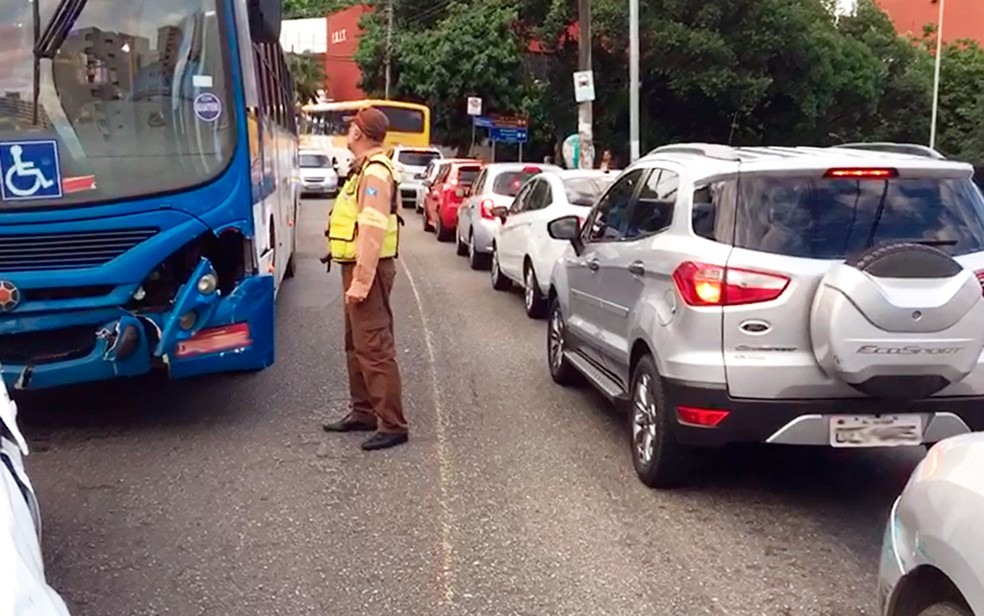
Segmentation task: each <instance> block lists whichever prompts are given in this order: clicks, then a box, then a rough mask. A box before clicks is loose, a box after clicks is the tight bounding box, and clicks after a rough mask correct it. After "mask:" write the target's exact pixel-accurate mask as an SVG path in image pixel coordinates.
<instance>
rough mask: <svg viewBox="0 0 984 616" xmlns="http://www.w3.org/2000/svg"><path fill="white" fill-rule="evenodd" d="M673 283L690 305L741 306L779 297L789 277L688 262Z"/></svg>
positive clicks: (676, 274) (787, 284) (675, 274)
mask: <svg viewBox="0 0 984 616" xmlns="http://www.w3.org/2000/svg"><path fill="white" fill-rule="evenodd" d="M673 282H674V284H675V285H676V288H677V291H678V292H679V293H680V296H681V297H682V298H683V301H684V302H686V303H687V304H688V305H690V306H742V305H746V304H758V303H761V302H768V301H772V300H774V299H776V298H778V297H779V296H780V295H782V294H783V292H784V291H785V290H786V288H787V287H788V286H789V278H788V277H786V276H782V275H780V274H771V273H768V272H761V271H756V270H750V269H742V268H736V267H721V266H720V265H708V264H707V263H697V262H694V261H687V262H684V263H681V264H680V266H679V267H677V268H676V270H675V271H674V272H673Z"/></svg>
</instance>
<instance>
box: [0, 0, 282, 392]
mask: <svg viewBox="0 0 984 616" xmlns="http://www.w3.org/2000/svg"><path fill="white" fill-rule="evenodd" d="M0 9H2V10H0V370H2V374H3V379H4V381H5V383H6V384H7V385H8V387H11V388H13V389H14V390H28V389H44V388H50V387H58V386H63V385H70V384H75V383H84V382H92V381H100V380H106V379H112V378H116V377H126V376H136V375H141V374H145V373H149V372H152V371H157V370H160V371H163V372H166V373H167V374H169V375H170V377H172V378H183V377H189V376H196V375H202V374H208V373H217V372H227V371H241V370H245V371H252V370H260V369H263V368H265V367H267V366H269V365H270V364H272V363H273V361H274V303H275V299H276V296H277V294H278V291H279V290H280V287H281V284H282V283H283V281H284V280H285V279H286V278H290V277H291V276H292V275H293V272H294V250H295V242H296V237H295V228H294V226H295V221H296V216H297V206H298V199H299V191H298V183H297V177H298V144H297V116H296V113H295V106H294V103H293V102H294V96H293V80H292V78H291V75H290V72H289V70H288V64H287V62H286V59H285V57H284V53H283V50H282V49H281V47H280V44H279V35H280V21H281V6H280V0H167V1H166V2H161V1H159V0H33V1H32V0H0Z"/></svg>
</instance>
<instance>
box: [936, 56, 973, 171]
mask: <svg viewBox="0 0 984 616" xmlns="http://www.w3.org/2000/svg"><path fill="white" fill-rule="evenodd" d="M927 64H928V63H927ZM927 73H928V66H927ZM939 106H940V108H939V118H938V124H937V127H938V128H937V130H938V139H937V142H938V144H939V145H938V147H939V149H940V151H942V152H944V153H946V154H948V155H950V156H952V157H954V158H959V159H962V160H968V161H971V162H974V163H977V164H984V48H981V46H980V45H978V44H977V43H975V42H973V41H958V42H956V43H953V44H950V45H946V46H945V47H944V49H943V59H942V62H941V67H940V101H939ZM927 134H928V133H927Z"/></svg>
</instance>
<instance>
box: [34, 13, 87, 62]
mask: <svg viewBox="0 0 984 616" xmlns="http://www.w3.org/2000/svg"><path fill="white" fill-rule="evenodd" d="M34 1H35V2H38V1H39V0H34ZM86 4H88V0H61V1H60V2H59V3H58V6H56V7H55V12H54V14H53V15H52V16H51V21H49V22H48V25H47V26H45V28H44V32H42V33H41V36H39V37H38V39H37V41H35V43H34V55H35V56H37V57H38V58H47V59H49V60H50V59H53V58H54V57H55V54H56V53H58V50H59V49H61V46H62V45H63V44H64V43H65V37H67V36H68V33H69V32H71V31H72V27H73V26H74V25H75V22H76V21H78V19H79V15H81V14H82V11H83V10H84V9H85V5H86Z"/></svg>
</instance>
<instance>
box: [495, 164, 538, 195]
mask: <svg viewBox="0 0 984 616" xmlns="http://www.w3.org/2000/svg"><path fill="white" fill-rule="evenodd" d="M538 173H540V169H537V168H532V169H523V170H520V171H504V172H502V173H500V174H499V175H497V176H495V181H493V182H492V192H493V193H495V194H497V195H502V196H503V197H515V196H516V195H517V194H519V189H520V188H522V187H523V184H525V183H526V180H528V179H530V178H531V177H533V176H534V175H536V174H538Z"/></svg>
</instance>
